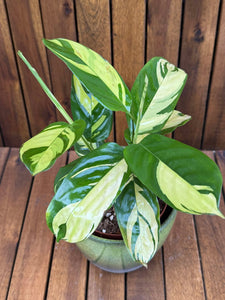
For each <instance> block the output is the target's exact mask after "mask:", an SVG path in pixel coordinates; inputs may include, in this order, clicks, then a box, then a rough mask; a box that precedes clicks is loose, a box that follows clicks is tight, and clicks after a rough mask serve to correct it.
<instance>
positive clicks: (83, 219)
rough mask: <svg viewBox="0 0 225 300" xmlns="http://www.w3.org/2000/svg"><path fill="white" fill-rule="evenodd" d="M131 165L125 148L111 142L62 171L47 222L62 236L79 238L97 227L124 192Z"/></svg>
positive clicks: (76, 239) (72, 240)
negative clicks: (107, 210)
mask: <svg viewBox="0 0 225 300" xmlns="http://www.w3.org/2000/svg"><path fill="white" fill-rule="evenodd" d="M127 169H128V168H127V164H126V162H125V160H124V159H123V148H122V147H120V146H119V145H117V144H115V143H107V144H104V145H102V146H100V147H99V148H98V149H96V150H94V151H92V152H90V153H89V154H87V155H86V156H85V157H82V158H80V159H79V161H78V162H77V163H76V164H74V165H72V166H71V168H70V167H69V169H68V173H66V171H67V170H65V172H64V170H63V171H62V176H63V178H62V180H61V181H60V183H59V184H58V186H57V189H56V194H55V196H54V197H53V199H52V201H51V203H50V205H49V207H48V210H47V213H46V217H47V224H48V226H49V228H50V229H51V230H52V231H53V232H54V233H55V235H56V236H57V239H58V240H59V239H61V238H64V239H66V240H67V241H68V242H78V241H81V240H83V239H84V238H87V237H88V236H89V235H90V234H91V233H92V232H93V230H95V228H96V227H97V226H98V224H99V222H100V221H101V218H102V216H103V213H104V211H105V210H106V209H107V208H108V207H109V206H110V205H111V203H112V202H113V201H114V199H115V197H116V196H117V195H118V194H119V193H120V191H121V184H123V181H124V180H125V181H126V176H127V175H126V173H127ZM64 173H66V174H64ZM64 175H65V176H64ZM124 178H125V179H124ZM62 233H63V234H62Z"/></svg>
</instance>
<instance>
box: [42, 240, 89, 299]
mask: <svg viewBox="0 0 225 300" xmlns="http://www.w3.org/2000/svg"><path fill="white" fill-rule="evenodd" d="M86 275H87V260H86V259H85V257H84V256H82V254H81V253H80V251H79V249H78V248H77V247H76V245H75V244H69V243H66V242H60V243H59V244H56V245H55V248H54V257H53V263H52V268H51V275H50V282H49V289H48V294H47V299H48V300H50V299H52V300H55V299H56V295H57V298H58V299H79V300H82V299H83V300H84V299H85V285H86Z"/></svg>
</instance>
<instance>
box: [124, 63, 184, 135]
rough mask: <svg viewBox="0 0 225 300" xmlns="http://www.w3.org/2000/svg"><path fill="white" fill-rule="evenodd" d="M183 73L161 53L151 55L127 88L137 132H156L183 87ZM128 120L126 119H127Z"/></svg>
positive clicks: (167, 117)
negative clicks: (158, 55) (131, 99)
mask: <svg viewBox="0 0 225 300" xmlns="http://www.w3.org/2000/svg"><path fill="white" fill-rule="evenodd" d="M186 78H187V75H186V73H185V72H184V71H183V70H181V69H178V68H176V67H175V66H174V65H172V64H170V63H169V62H168V61H167V60H165V59H164V58H161V57H154V58H153V59H151V60H150V61H149V62H148V63H147V64H146V65H145V66H144V67H143V68H142V70H141V71H140V73H139V74H138V76H137V78H136V80H135V82H134V85H133V87H132V90H131V94H132V97H133V99H134V101H133V103H132V108H131V113H132V115H133V116H134V118H135V120H136V127H137V129H136V131H137V132H138V134H145V133H154V132H159V131H160V130H161V129H162V128H163V126H164V125H165V123H166V122H167V120H168V119H169V117H170V116H171V114H172V112H173V110H174V108H175V106H176V104H177V101H178V99H179V97H180V95H181V92H182V90H183V88H184V85H185V82H186ZM128 123H129V122H128Z"/></svg>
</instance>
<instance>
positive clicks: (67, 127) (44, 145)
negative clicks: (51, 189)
mask: <svg viewBox="0 0 225 300" xmlns="http://www.w3.org/2000/svg"><path fill="white" fill-rule="evenodd" d="M84 128H85V122H84V121H83V120H77V121H75V122H74V123H72V124H68V123H64V122H57V123H52V124H50V125H49V126H47V127H46V128H45V129H44V130H43V131H41V132H40V133H39V134H37V135H35V136H34V137H32V138H31V139H30V140H28V141H27V142H25V143H24V144H23V145H22V147H21V149H20V158H21V161H22V162H23V163H24V164H25V165H26V167H27V168H28V170H29V171H30V172H31V174H32V175H36V174H38V173H40V172H42V171H45V170H47V169H49V168H50V167H51V166H52V165H53V164H54V163H55V160H56V159H57V157H59V156H60V155H61V154H63V153H64V152H65V151H67V150H68V149H69V148H70V147H71V146H72V145H73V144H74V143H75V142H76V141H77V140H78V139H79V138H80V137H81V135H82V133H83V131H84Z"/></svg>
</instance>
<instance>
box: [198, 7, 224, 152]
mask: <svg viewBox="0 0 225 300" xmlns="http://www.w3.org/2000/svg"><path fill="white" fill-rule="evenodd" d="M224 51H225V3H224V1H222V7H221V17H220V23H219V30H218V39H217V46H216V52H215V60H214V65H213V73H212V81H211V88H210V94H209V102H208V108H207V112H208V113H207V116H206V126H205V132H204V140H203V149H225V111H224V105H225V96H224V94H225V81H224V77H225V60H224Z"/></svg>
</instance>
